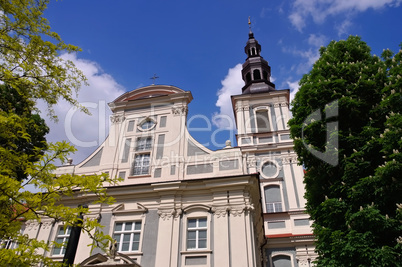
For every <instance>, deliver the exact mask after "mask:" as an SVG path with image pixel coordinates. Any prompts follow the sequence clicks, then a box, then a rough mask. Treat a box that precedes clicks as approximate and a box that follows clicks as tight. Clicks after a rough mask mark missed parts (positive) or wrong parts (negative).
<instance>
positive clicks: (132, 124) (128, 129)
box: [127, 121, 134, 132]
mask: <svg viewBox="0 0 402 267" xmlns="http://www.w3.org/2000/svg"><path fill="white" fill-rule="evenodd" d="M133 130H134V121H129V122H128V126H127V132H132V131H133Z"/></svg>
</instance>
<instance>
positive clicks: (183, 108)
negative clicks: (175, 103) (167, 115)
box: [172, 106, 188, 116]
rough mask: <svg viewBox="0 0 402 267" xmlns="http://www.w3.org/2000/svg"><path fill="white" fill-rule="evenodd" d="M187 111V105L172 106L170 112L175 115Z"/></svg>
mask: <svg viewBox="0 0 402 267" xmlns="http://www.w3.org/2000/svg"><path fill="white" fill-rule="evenodd" d="M187 112H188V108H187V106H181V107H172V113H173V115H175V116H180V115H187Z"/></svg>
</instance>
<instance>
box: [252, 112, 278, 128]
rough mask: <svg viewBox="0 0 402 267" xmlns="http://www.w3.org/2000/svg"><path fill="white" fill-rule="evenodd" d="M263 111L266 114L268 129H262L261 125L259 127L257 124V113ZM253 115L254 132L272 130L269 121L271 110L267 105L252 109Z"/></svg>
mask: <svg viewBox="0 0 402 267" xmlns="http://www.w3.org/2000/svg"><path fill="white" fill-rule="evenodd" d="M263 112H265V113H266V114H267V119H268V126H269V129H268V131H267V129H266V128H265V129H263V128H262V127H259V125H258V121H259V120H258V114H259V113H263ZM254 117H255V128H256V132H257V133H268V132H273V125H272V122H271V120H272V119H271V110H270V108H269V107H261V108H257V109H255V110H254Z"/></svg>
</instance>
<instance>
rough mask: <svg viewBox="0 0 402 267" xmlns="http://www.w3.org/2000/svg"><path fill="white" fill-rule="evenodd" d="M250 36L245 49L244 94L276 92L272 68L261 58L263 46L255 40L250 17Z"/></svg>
mask: <svg viewBox="0 0 402 267" xmlns="http://www.w3.org/2000/svg"><path fill="white" fill-rule="evenodd" d="M248 25H249V29H250V31H249V34H248V41H247V44H246V46H245V47H244V51H245V53H246V54H247V59H246V62H244V64H243V69H242V71H241V72H242V78H243V80H244V82H245V85H244V87H243V88H242V92H243V94H254V93H262V92H269V91H272V90H275V84H273V83H272V82H271V79H270V78H271V67H270V66H269V65H268V62H267V61H266V60H265V59H264V58H263V57H262V56H261V45H260V44H259V43H258V41H257V40H256V39H255V38H254V33H253V31H252V30H251V21H250V17H249V18H248Z"/></svg>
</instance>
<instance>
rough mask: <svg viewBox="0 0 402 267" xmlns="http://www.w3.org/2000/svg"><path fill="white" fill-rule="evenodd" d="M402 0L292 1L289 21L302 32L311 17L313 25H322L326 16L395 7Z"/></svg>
mask: <svg viewBox="0 0 402 267" xmlns="http://www.w3.org/2000/svg"><path fill="white" fill-rule="evenodd" d="M401 2H402V0H332V1H331V0H308V1H306V0H294V2H293V5H292V11H291V14H290V15H289V20H290V22H291V23H292V24H293V26H294V27H295V28H296V29H297V30H298V31H300V32H301V31H302V30H303V28H304V27H305V26H306V20H307V18H308V17H310V16H311V18H312V19H313V21H314V22H315V23H318V24H320V23H323V22H324V21H325V19H326V18H327V17H328V16H334V15H346V16H348V15H350V14H353V13H357V12H364V11H366V10H367V9H370V8H372V9H375V10H376V9H380V8H385V7H397V6H399V5H400V4H401Z"/></svg>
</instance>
